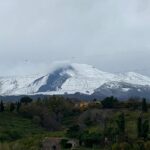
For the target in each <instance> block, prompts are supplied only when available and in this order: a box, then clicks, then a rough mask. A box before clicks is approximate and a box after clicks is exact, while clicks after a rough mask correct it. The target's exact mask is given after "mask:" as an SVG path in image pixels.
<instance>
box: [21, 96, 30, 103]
mask: <svg viewBox="0 0 150 150" xmlns="http://www.w3.org/2000/svg"><path fill="white" fill-rule="evenodd" d="M20 102H21V103H25V104H28V103H31V102H32V99H31V98H30V97H28V96H25V97H22V98H21V99H20Z"/></svg>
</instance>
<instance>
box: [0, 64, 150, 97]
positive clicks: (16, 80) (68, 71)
mask: <svg viewBox="0 0 150 150" xmlns="http://www.w3.org/2000/svg"><path fill="white" fill-rule="evenodd" d="M131 89H132V90H133V89H134V93H135V95H136V92H135V91H138V92H141V93H142V91H143V90H145V89H146V92H150V77H146V76H143V75H140V74H137V73H134V72H129V73H125V74H112V73H107V72H103V71H100V70H98V69H96V68H95V67H93V66H90V65H86V64H75V63H74V64H67V65H66V64H65V65H63V66H61V67H57V68H56V69H53V70H52V71H50V72H49V73H48V74H45V75H34V76H25V77H0V95H21V94H64V93H68V94H74V93H77V92H80V93H84V94H89V95H90V94H95V95H98V94H101V95H113V94H114V93H115V94H114V95H117V94H118V95H119V93H121V94H125V95H127V94H128V93H129V91H130V92H131ZM114 91H115V92H114ZM132 93H133V92H132Z"/></svg>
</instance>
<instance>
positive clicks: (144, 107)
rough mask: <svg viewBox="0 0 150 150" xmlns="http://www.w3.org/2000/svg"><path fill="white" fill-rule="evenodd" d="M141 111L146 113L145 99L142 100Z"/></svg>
mask: <svg viewBox="0 0 150 150" xmlns="http://www.w3.org/2000/svg"><path fill="white" fill-rule="evenodd" d="M142 111H143V112H147V111H148V108H147V103H146V99H145V98H143V99H142Z"/></svg>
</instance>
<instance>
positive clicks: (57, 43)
mask: <svg viewBox="0 0 150 150" xmlns="http://www.w3.org/2000/svg"><path fill="white" fill-rule="evenodd" d="M149 14H150V2H149V0H126V1H120V0H115V1H112V0H92V1H91V0H75V1H74V0H42V1H41V0H32V1H30V0H26V1H19V0H13V1H12V0H5V1H1V2H0V33H1V34H0V70H3V71H1V72H0V73H1V74H2V75H5V74H15V73H16V74H23V73H31V72H32V71H33V72H41V71H43V70H44V69H42V68H48V67H47V66H49V64H51V63H52V62H54V61H57V60H60V61H61V60H71V61H74V62H79V63H88V64H92V65H95V66H96V67H97V68H100V69H102V70H105V71H111V72H120V71H121V72H122V71H128V70H130V71H131V70H137V68H138V70H139V72H140V73H144V74H145V73H147V70H148V69H149V68H148V60H149V57H148V56H149V55H150V51H149V49H150V44H149V39H150V15H149ZM136 58H138V59H139V60H138V59H136ZM25 60H28V61H29V62H30V64H28V63H27V64H24V61H25ZM132 60H133V61H132ZM38 66H39V67H38ZM40 66H41V67H40ZM44 66H45V67H44ZM112 66H113V67H112ZM35 68H37V69H35ZM143 70H145V71H143ZM149 74H150V72H149Z"/></svg>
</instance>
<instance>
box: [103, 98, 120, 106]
mask: <svg viewBox="0 0 150 150" xmlns="http://www.w3.org/2000/svg"><path fill="white" fill-rule="evenodd" d="M101 103H102V106H103V108H115V107H116V105H117V104H118V100H117V98H114V97H113V96H111V97H106V98H105V99H104V100H103V101H101Z"/></svg>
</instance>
